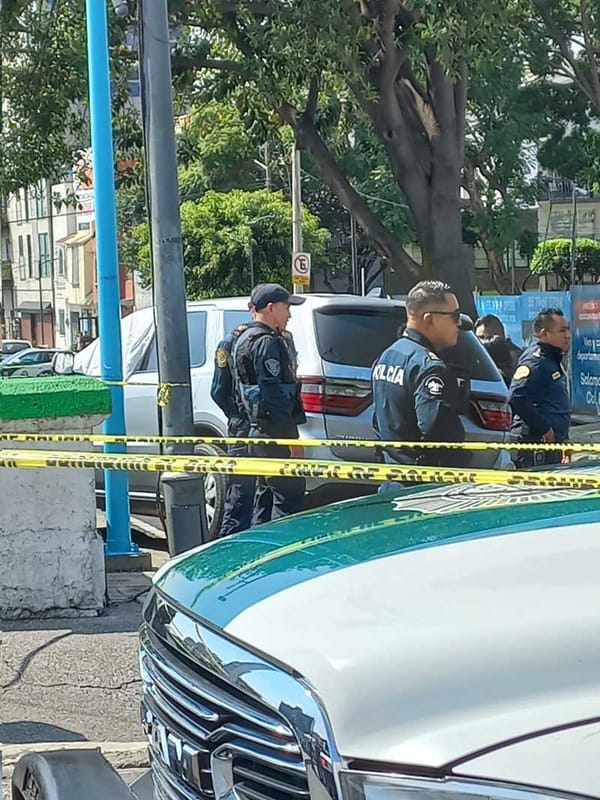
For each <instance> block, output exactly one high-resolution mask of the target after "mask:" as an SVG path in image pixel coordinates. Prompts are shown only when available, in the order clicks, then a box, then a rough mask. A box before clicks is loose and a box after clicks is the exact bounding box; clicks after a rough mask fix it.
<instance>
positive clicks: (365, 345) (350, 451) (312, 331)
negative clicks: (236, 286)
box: [75, 294, 511, 534]
mask: <svg viewBox="0 0 600 800" xmlns="http://www.w3.org/2000/svg"><path fill="white" fill-rule="evenodd" d="M305 297H306V301H305V303H304V304H303V305H301V306H296V307H294V308H293V309H292V318H291V320H290V323H289V325H288V329H289V330H290V331H291V332H292V334H293V336H294V342H295V345H296V349H297V351H298V375H299V376H300V379H301V381H302V399H303V402H304V407H305V410H306V412H307V415H306V416H307V422H306V424H305V425H302V426H301V427H300V438H301V439H362V440H365V439H374V438H375V432H374V430H373V426H372V417H373V407H372V397H371V366H372V364H373V362H374V361H375V359H376V358H377V357H378V356H379V355H380V354H381V353H382V352H383V350H385V349H386V347H388V346H389V345H390V344H391V343H392V342H393V341H394V340H395V339H396V337H397V333H398V328H399V327H400V326H401V325H403V324H404V322H405V320H406V314H405V310H404V304H403V302H401V301H396V300H386V299H380V298H371V297H367V298H363V297H357V296H356V295H332V294H310V295H306V296H305ZM248 320H249V314H248V298H247V297H238V298H226V299H220V300H205V301H200V302H190V303H188V332H189V340H190V364H191V378H192V400H193V410H194V428H195V433H196V435H198V436H208V437H211V436H212V437H214V436H224V435H225V432H226V420H225V417H224V416H223V413H222V411H221V410H220V409H219V408H218V407H217V406H216V405H215V403H214V402H213V401H212V399H211V397H210V385H211V381H212V376H213V369H214V353H215V351H216V349H217V345H218V343H219V341H220V340H221V339H223V337H224V336H225V335H226V334H227V333H229V332H230V331H231V330H233V328H234V327H236V325H238V324H240V323H241V322H245V321H248ZM121 331H122V339H123V364H124V373H125V379H126V380H127V381H128V383H129V385H127V386H126V387H125V416H126V427H127V433H128V434H130V435H136V434H138V435H144V434H153V435H156V434H158V433H159V429H160V425H159V409H158V406H157V404H156V387H157V383H158V372H157V362H156V341H155V335H154V313H153V310H152V309H151V308H148V309H143V310H141V311H138V312H135V313H134V314H131V315H130V316H128V317H125V318H124V319H123V321H122V325H121ZM447 358H448V360H450V361H452V363H453V364H454V365H455V367H456V369H457V370H458V372H459V373H461V374H462V375H463V377H464V378H469V379H470V388H471V395H470V398H471V399H470V404H469V410H468V413H467V415H466V416H465V417H464V419H463V423H464V426H465V430H466V432H467V438H468V439H469V440H472V441H492V442H503V441H505V440H506V438H507V435H508V428H509V426H510V421H511V416H510V409H509V407H508V392H507V389H506V385H505V384H504V381H503V380H502V377H501V375H500V373H499V372H498V370H497V368H496V366H495V364H494V363H493V362H492V360H491V359H490V357H489V356H488V355H487V353H486V351H485V349H484V348H483V347H482V346H481V344H480V343H479V341H478V340H477V339H476V337H475V336H474V335H473V333H471V332H469V331H461V333H460V335H459V342H458V345H457V346H456V348H453V350H452V352H450V353H448V354H447ZM75 369H76V370H78V371H81V372H84V373H86V374H90V375H96V376H99V375H100V351H99V342H98V341H96V342H94V343H92V344H91V345H90V346H89V347H87V348H86V349H85V350H83V351H81V352H80V353H78V354H77V355H76V357H75ZM300 443H301V442H300ZM128 449H129V451H130V452H137V453H140V452H141V453H145V454H151V453H156V452H157V451H158V448H157V445H154V444H132V445H129V447H128ZM196 452H197V453H199V454H200V453H202V454H209V455H210V454H212V455H218V454H220V451H218V449H216V448H214V447H209V446H198V448H197V450H196ZM305 452H306V456H307V457H308V458H324V459H334V460H336V459H344V460H348V461H369V460H373V459H374V458H375V451H374V449H373V448H347V447H334V448H329V447H318V448H306V451H305ZM509 464H510V458H509V456H508V454H507V453H505V452H497V451H487V452H485V451H482V452H480V453H476V454H475V456H474V466H477V467H486V468H494V467H506V466H508V465H509ZM102 480H103V478H102V475H98V478H97V483H98V485H99V486H100V487H101V486H102ZM308 488H309V491H310V492H311V495H312V499H311V502H312V503H313V504H315V503H317V502H319V501H323V500H326V499H327V498H328V495H329V496H330V495H331V493H332V491H335V493H336V495H338V499H339V492H340V491H345V492H347V493H353V494H354V495H357V494H360V493H361V492H364V491H365V490H366V489H365V487H364V486H361V485H360V484H355V485H353V486H348V485H340V484H338V485H337V486H335V487H334V486H333V485H332V482H331V481H329V482H326V481H316V480H312V481H309V484H308ZM156 493H157V479H156V475H154V474H153V473H150V472H148V473H144V472H134V473H130V497H131V500H132V507H133V508H134V509H136V510H139V511H141V512H142V513H153V511H154V509H155V507H156ZM224 494H225V480H224V477H223V476H222V475H211V476H209V477H208V478H207V480H206V497H207V517H208V521H209V525H210V527H211V534H212V533H215V532H216V531H218V529H219V527H220V524H221V519H222V514H223V510H224V509H223V501H224ZM317 498H318V499H317Z"/></svg>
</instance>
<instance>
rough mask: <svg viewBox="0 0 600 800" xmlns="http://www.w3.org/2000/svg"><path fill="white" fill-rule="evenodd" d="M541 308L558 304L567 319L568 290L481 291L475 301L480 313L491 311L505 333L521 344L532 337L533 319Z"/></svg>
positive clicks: (520, 345) (523, 344) (568, 316)
mask: <svg viewBox="0 0 600 800" xmlns="http://www.w3.org/2000/svg"><path fill="white" fill-rule="evenodd" d="M543 308H560V310H561V311H562V312H563V314H564V315H565V317H566V318H567V319H569V320H570V319H571V302H570V298H569V292H524V293H523V294H520V295H481V297H480V298H479V300H478V301H477V310H478V312H479V315H480V316H483V315H484V314H495V315H496V316H497V317H499V318H500V320H501V321H502V323H503V325H504V328H505V330H506V335H507V336H508V337H509V338H510V339H512V341H513V342H514V343H515V344H517V345H519V347H524V346H525V345H526V344H529V342H530V341H531V339H532V324H533V320H534V319H535V317H536V316H537V314H539V312H540V311H541V310H542V309H543Z"/></svg>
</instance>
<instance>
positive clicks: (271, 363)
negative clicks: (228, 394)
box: [233, 283, 306, 525]
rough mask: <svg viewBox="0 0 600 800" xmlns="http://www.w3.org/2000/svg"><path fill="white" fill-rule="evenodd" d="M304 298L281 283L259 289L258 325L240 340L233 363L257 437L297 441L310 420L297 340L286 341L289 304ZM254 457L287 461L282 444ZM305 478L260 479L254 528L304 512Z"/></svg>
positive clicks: (262, 448)
mask: <svg viewBox="0 0 600 800" xmlns="http://www.w3.org/2000/svg"><path fill="white" fill-rule="evenodd" d="M304 299H305V298H303V297H301V296H299V295H293V294H290V293H289V292H288V291H287V290H286V289H284V288H283V286H280V285H279V284H277V283H263V284H259V285H258V286H256V287H255V288H254V290H253V292H252V295H251V298H250V302H251V303H252V305H253V307H254V311H255V319H254V322H252V323H251V324H250V326H249V327H248V329H247V330H246V331H244V333H242V334H241V336H240V337H239V339H238V341H237V344H236V346H235V349H234V356H233V363H234V375H235V382H236V387H237V391H238V393H239V397H240V399H241V402H242V404H243V407H244V411H245V413H246V416H247V418H248V420H249V422H250V436H251V437H254V438H277V439H297V438H298V425H299V424H302V423H303V422H305V421H306V417H305V415H304V409H303V408H302V401H301V399H300V392H299V386H298V382H297V378H296V359H295V349H294V348H293V342H290V340H289V339H287V338H284V335H283V334H284V331H285V327H286V325H287V323H288V320H289V319H290V306H293V305H294V306H295V305H300V304H301V303H303V302H304ZM250 454H251V455H252V456H254V457H256V458H289V456H290V448H289V447H287V446H282V445H259V444H256V445H251V446H250ZM305 488H306V485H305V480H304V478H296V477H273V478H261V477H259V478H258V479H257V484H256V495H255V498H254V509H253V514H252V524H253V525H260V524H261V523H263V522H268V521H269V520H270V519H277V518H279V517H282V516H285V515H286V514H293V513H295V512H296V511H300V510H301V509H302V507H303V505H304V492H305Z"/></svg>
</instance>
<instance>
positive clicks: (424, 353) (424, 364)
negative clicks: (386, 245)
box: [372, 281, 470, 490]
mask: <svg viewBox="0 0 600 800" xmlns="http://www.w3.org/2000/svg"><path fill="white" fill-rule="evenodd" d="M406 314H407V323H406V327H405V328H404V330H403V332H402V334H401V336H400V338H399V339H398V340H397V341H396V342H394V344H392V345H391V346H390V347H388V349H387V350H385V351H384V352H383V353H382V355H381V356H380V357H379V360H378V361H377V362H376V364H375V366H374V367H373V371H372V383H373V404H374V418H373V423H374V427H375V430H376V431H377V433H378V434H379V437H380V438H381V439H384V440H389V441H408V442H420V441H430V442H448V441H450V442H462V441H464V438H465V431H464V428H463V425H462V422H461V420H460V414H461V413H462V412H463V408H462V405H463V404H464V400H463V399H462V394H461V391H460V388H459V384H458V379H457V377H456V375H455V374H454V373H453V372H452V371H451V369H450V368H449V367H448V366H447V365H446V364H445V363H444V361H443V360H442V359H441V358H440V355H439V352H440V351H442V350H443V349H444V348H446V347H452V346H454V345H455V344H456V342H457V340H458V331H459V327H460V309H459V306H458V301H457V299H456V296H455V295H454V293H453V292H452V289H451V288H450V287H449V286H448V285H447V284H445V283H442V282H441V281H421V282H420V283H417V284H416V286H414V287H413V288H412V289H411V291H410V292H409V294H408V298H407V301H406ZM384 456H385V460H386V461H388V462H397V463H400V464H407V465H411V464H417V465H424V466H438V465H440V464H443V465H446V466H465V465H466V464H468V463H469V461H470V456H469V454H468V452H467V451H464V450H450V449H448V448H445V449H443V448H422V449H419V448H403V449H400V448H388V449H387V450H386V451H385V452H384ZM389 488H392V486H390V485H387V486H386V485H385V484H384V486H383V487H382V490H385V489H389Z"/></svg>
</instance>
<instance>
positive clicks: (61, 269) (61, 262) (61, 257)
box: [58, 247, 66, 278]
mask: <svg viewBox="0 0 600 800" xmlns="http://www.w3.org/2000/svg"><path fill="white" fill-rule="evenodd" d="M58 274H59V277H61V278H64V277H65V275H66V272H65V248H64V247H59V248H58Z"/></svg>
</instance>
